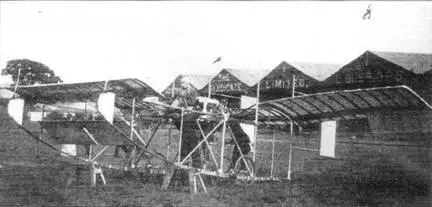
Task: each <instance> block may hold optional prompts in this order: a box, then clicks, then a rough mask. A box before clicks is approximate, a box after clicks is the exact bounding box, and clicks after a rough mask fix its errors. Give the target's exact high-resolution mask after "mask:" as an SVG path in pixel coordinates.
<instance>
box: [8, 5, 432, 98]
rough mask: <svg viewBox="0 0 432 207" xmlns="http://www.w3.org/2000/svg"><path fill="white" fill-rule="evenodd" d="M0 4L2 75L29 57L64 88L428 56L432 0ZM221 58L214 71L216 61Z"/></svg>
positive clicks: (159, 83)
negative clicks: (379, 54) (372, 57)
mask: <svg viewBox="0 0 432 207" xmlns="http://www.w3.org/2000/svg"><path fill="white" fill-rule="evenodd" d="M369 4H370V2H366V1H365V2H358V1H356V2H335V1H330V2H310V1H301V2H292V1H270V2H258V1H252V2H244V1H241V2H239V1H236V2H222V1H204V2H199V1H192V2H187V1H179V2H160V1H156V2H153V1H151V2H138V1H130V2H116V1H94V2H85V1H76V2H58V1H43V2H37V1H21V2H15V1H6V2H5V1H0V69H3V68H5V66H6V62H7V61H8V60H11V59H21V58H27V59H31V60H34V61H38V62H42V63H44V64H45V65H47V66H48V67H50V68H51V69H52V70H54V72H55V73H56V74H57V75H59V76H60V77H61V78H62V79H63V80H64V81H65V82H82V81H97V80H106V79H118V78H139V79H142V80H144V81H145V82H147V83H149V84H150V85H151V86H153V87H154V88H155V89H157V90H159V91H161V90H163V89H164V88H165V87H167V86H168V85H169V83H170V82H172V81H173V80H174V78H175V77H176V76H177V75H180V74H216V73H217V72H219V71H220V70H221V69H222V68H234V69H250V70H261V69H268V70H270V69H273V68H274V67H276V66H277V65H278V64H279V63H280V62H281V61H287V62H315V63H337V64H347V63H348V62H350V61H351V60H353V59H354V58H356V57H357V56H359V55H360V54H361V53H363V52H364V51H366V50H373V51H394V52H416V53H432V2H388V1H385V2H372V16H371V19H370V20H363V19H362V15H363V14H364V13H365V11H366V8H367V7H368V5H369ZM217 57H222V61H221V62H218V63H216V64H212V62H213V61H214V60H215V59H216V58H217Z"/></svg>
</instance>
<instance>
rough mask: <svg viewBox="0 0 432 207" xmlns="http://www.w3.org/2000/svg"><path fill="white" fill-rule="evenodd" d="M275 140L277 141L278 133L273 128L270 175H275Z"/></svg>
mask: <svg viewBox="0 0 432 207" xmlns="http://www.w3.org/2000/svg"><path fill="white" fill-rule="evenodd" d="M275 142H276V135H275V131H274V130H273V140H272V158H271V166H270V177H273V168H274V155H275Z"/></svg>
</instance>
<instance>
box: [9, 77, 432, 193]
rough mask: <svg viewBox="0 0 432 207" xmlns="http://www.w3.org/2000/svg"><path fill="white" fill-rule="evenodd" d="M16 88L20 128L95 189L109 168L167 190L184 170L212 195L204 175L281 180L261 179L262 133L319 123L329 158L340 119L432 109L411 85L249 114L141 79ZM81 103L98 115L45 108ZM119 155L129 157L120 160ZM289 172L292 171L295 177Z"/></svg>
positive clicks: (253, 109)
mask: <svg viewBox="0 0 432 207" xmlns="http://www.w3.org/2000/svg"><path fill="white" fill-rule="evenodd" d="M10 90H13V91H14V92H15V93H16V96H15V97H14V98H13V99H11V100H10V101H9V104H8V112H9V115H10V116H11V117H12V118H13V120H14V121H15V122H16V123H17V124H18V125H19V127H20V128H22V129H23V130H24V131H26V132H27V133H28V134H29V135H30V136H31V137H33V138H34V139H36V140H38V141H39V142H41V143H43V144H45V145H47V146H48V147H50V148H51V149H53V150H55V151H57V152H58V153H59V154H62V155H64V156H68V157H71V158H73V159H75V160H78V161H81V162H84V163H88V164H89V165H90V166H91V170H92V176H91V179H92V184H95V183H96V175H97V174H100V175H102V178H103V174H102V169H103V168H112V169H118V170H137V171H142V172H154V173H164V174H166V177H167V178H166V180H165V181H164V183H163V187H164V188H166V187H167V186H168V184H169V180H170V177H171V176H172V170H170V169H182V170H187V171H189V172H190V173H191V174H189V175H190V176H191V179H192V180H193V184H194V191H195V192H196V191H197V184H201V186H202V189H203V190H204V191H207V190H206V187H205V184H204V181H203V179H202V177H201V176H202V175H210V176H217V177H225V178H229V177H231V178H233V177H234V178H236V179H238V180H249V181H266V180H278V179H281V178H278V177H275V176H273V175H272V174H271V175H270V176H258V175H257V174H256V169H255V161H256V160H255V155H256V153H257V151H256V145H257V144H256V143H257V142H256V135H257V130H258V129H259V128H260V127H263V126H266V127H269V126H270V127H275V128H279V129H281V130H284V129H286V127H287V126H290V125H291V126H292V125H293V124H295V125H298V126H308V125H312V124H318V125H320V126H321V147H320V149H319V150H317V151H319V152H320V155H322V156H329V157H333V156H334V147H335V135H334V133H335V120H341V119H342V120H349V119H356V118H359V117H362V116H365V113H367V112H370V111H376V110H381V109H392V110H404V109H425V108H427V109H432V106H431V105H429V104H428V103H427V102H426V101H425V100H423V99H422V98H421V97H420V96H419V95H417V94H416V93H415V92H414V91H413V90H411V89H410V88H408V87H406V86H392V87H378V88H369V89H358V90H345V91H332V92H323V93H316V94H307V95H301V96H296V97H289V98H282V99H277V100H270V101H263V102H259V103H258V104H254V105H252V106H250V107H249V108H246V109H228V108H227V107H226V104H224V103H221V102H219V101H217V100H213V99H210V98H198V100H197V101H195V102H191V101H189V100H185V99H179V100H177V104H173V101H172V100H169V101H167V98H166V97H164V96H163V95H161V94H160V93H158V92H156V91H155V90H154V89H152V88H151V87H150V86H148V85H147V84H145V83H144V82H141V81H139V80H138V79H121V80H109V81H100V82H87V83H72V84H46V85H35V86H17V87H14V88H11V89H10ZM258 94H259V93H258ZM76 102H81V103H84V104H85V105H86V106H87V104H90V103H94V104H96V106H97V107H96V108H97V110H88V109H87V107H85V108H84V110H81V112H82V114H81V115H80V116H77V114H78V113H76V111H74V112H73V113H72V112H67V113H65V111H67V110H65V109H63V110H62V113H63V115H59V116H54V115H52V116H50V113H52V110H51V111H50V110H47V111H46V110H45V109H47V108H49V107H43V106H50V105H56V104H58V103H76ZM174 102H175V101H174ZM196 103H198V104H196ZM34 104H40V105H42V112H41V113H42V115H41V117H42V118H41V120H39V121H38V122H39V124H40V128H41V130H40V134H36V133H35V132H34V131H31V130H29V129H27V128H26V127H25V125H24V124H23V120H25V119H26V118H25V116H24V111H25V110H24V109H25V108H27V107H26V106H27V105H34ZM164 125H165V126H170V127H167V128H168V133H165V134H162V135H161V134H157V131H158V130H159V129H161V128H162V126H164ZM173 125H175V126H176V128H177V129H178V132H179V133H178V138H177V140H176V141H177V143H174V142H173V138H172V137H173V136H172V133H171V129H172V127H171V126H173ZM243 125H248V126H252V128H253V131H254V134H252V135H250V136H255V137H250V136H249V137H250V138H251V140H252V141H250V140H249V141H247V142H246V143H247V144H249V147H250V150H246V151H245V150H244V148H245V146H246V145H245V142H244V140H243V141H242V140H241V139H240V138H239V136H244V134H245V133H243V135H242V134H241V133H240V135H239V133H238V132H236V131H238V130H240V131H241V129H239V127H238V126H243ZM145 132H148V133H147V134H146V133H145ZM146 135H147V136H146ZM155 139H156V140H158V141H156V144H155V145H158V144H157V143H158V142H159V140H163V143H166V144H165V145H163V146H162V147H165V149H163V150H161V146H160V144H159V146H156V147H153V146H152V144H154V143H155V141H154V140H155ZM254 140H255V141H254ZM67 144H73V145H82V146H86V148H85V149H86V153H84V155H79V154H77V153H76V152H75V151H73V150H72V151H68V150H61V149H59V147H57V146H56V145H67ZM228 146H231V148H230V149H232V148H234V149H237V157H236V158H235V159H231V158H228V157H227V156H226V155H225V152H226V151H227V150H228ZM113 149H115V151H116V152H117V153H115V155H114V156H112V155H108V154H109V153H107V152H108V151H109V150H111V151H112V150H113ZM292 149H295V148H294V147H293V146H291V147H290V149H289V152H288V153H290V154H291V151H292ZM120 150H123V151H124V152H125V156H124V157H121V156H120V157H121V158H117V157H119V155H118V152H119V151H120ZM287 150H288V149H287ZM249 151H251V152H250V153H247V152H249ZM272 153H273V154H274V148H273V152H272ZM116 159H117V160H116ZM272 159H273V157H272ZM269 162H270V161H269ZM271 162H273V160H271ZM290 162H291V156H290ZM272 167H273V165H272ZM290 168H291V165H289V167H288V172H287V174H288V176H287V177H288V178H290V172H291V169H290ZM103 181H104V182H105V180H104V178H103Z"/></svg>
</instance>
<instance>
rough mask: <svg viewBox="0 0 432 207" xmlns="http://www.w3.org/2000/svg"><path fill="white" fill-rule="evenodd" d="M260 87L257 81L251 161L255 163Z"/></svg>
mask: <svg viewBox="0 0 432 207" xmlns="http://www.w3.org/2000/svg"><path fill="white" fill-rule="evenodd" d="M260 87H261V81H258V85H257V97H256V104H255V106H256V107H255V133H254V136H255V137H254V138H255V143H254V145H253V148H254V149H253V157H252V160H253V161H254V162H255V159H256V145H257V143H258V140H257V139H258V111H259V108H258V105H259V96H260Z"/></svg>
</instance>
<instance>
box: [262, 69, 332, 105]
mask: <svg viewBox="0 0 432 207" xmlns="http://www.w3.org/2000/svg"><path fill="white" fill-rule="evenodd" d="M339 67H340V65H337V64H324V63H302V62H294V63H287V62H285V61H282V62H281V63H280V64H279V65H278V66H276V67H275V68H274V69H273V70H272V71H271V72H270V73H269V74H268V75H267V76H265V77H264V78H263V79H262V80H261V83H260V95H261V96H262V97H263V98H264V99H274V98H282V97H288V96H292V91H293V84H292V83H294V85H295V86H294V90H295V93H294V94H295V95H301V94H305V93H312V92H314V91H316V88H317V87H318V85H319V81H323V80H325V79H326V78H327V77H329V76H330V75H332V74H333V73H334V72H336V71H337V70H338V69H339Z"/></svg>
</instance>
